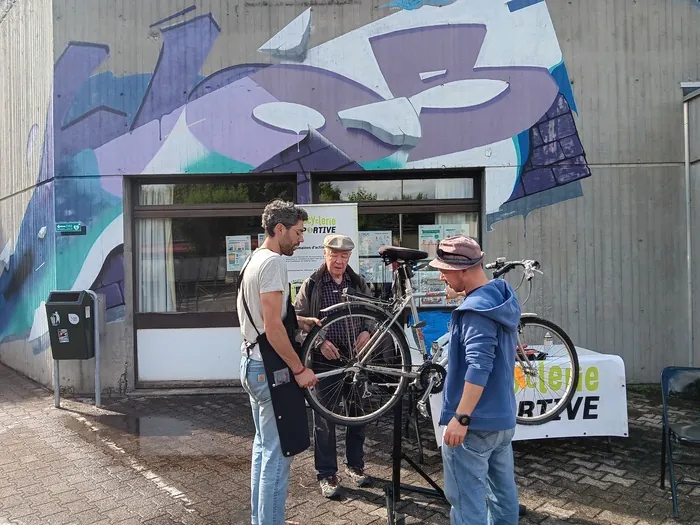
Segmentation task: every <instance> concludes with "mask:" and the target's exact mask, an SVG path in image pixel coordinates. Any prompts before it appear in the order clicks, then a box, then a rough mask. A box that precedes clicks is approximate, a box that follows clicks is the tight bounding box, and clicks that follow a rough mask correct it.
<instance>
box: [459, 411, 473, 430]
mask: <svg viewBox="0 0 700 525" xmlns="http://www.w3.org/2000/svg"><path fill="white" fill-rule="evenodd" d="M455 419H456V420H457V422H458V423H459V424H460V425H462V426H463V427H468V426H469V423H471V422H472V418H471V417H470V416H468V415H467V414H455Z"/></svg>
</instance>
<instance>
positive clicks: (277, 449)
mask: <svg viewBox="0 0 700 525" xmlns="http://www.w3.org/2000/svg"><path fill="white" fill-rule="evenodd" d="M240 377H241V385H242V386H243V389H244V390H245V391H246V392H247V393H248V395H249V396H250V405H251V407H252V409H253V421H254V422H255V439H254V441H253V459H252V463H251V467H250V508H251V517H250V520H251V521H250V522H251V524H252V525H283V524H284V505H285V503H286V501H287V491H288V489H289V467H290V465H291V463H292V458H288V457H285V456H284V455H283V454H282V447H281V446H280V438H279V434H278V433H277V424H276V423H275V414H274V412H273V410H272V400H271V397H270V387H269V386H268V384H267V376H266V374H265V366H264V365H263V362H262V361H256V360H254V359H249V358H248V357H246V356H245V355H244V356H243V359H241V376H240Z"/></svg>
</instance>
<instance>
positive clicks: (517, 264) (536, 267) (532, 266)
mask: <svg viewBox="0 0 700 525" xmlns="http://www.w3.org/2000/svg"><path fill="white" fill-rule="evenodd" d="M484 268H486V269H487V270H495V271H494V272H493V278H494V279H498V278H499V277H500V276H502V275H505V274H507V273H508V272H510V271H511V270H513V269H514V268H523V270H524V273H525V275H524V278H525V279H527V280H528V281H530V280H532V278H533V277H535V272H537V273H539V274H541V275H544V272H542V271H541V270H540V263H539V262H538V261H534V260H531V259H523V260H522V261H506V260H505V259H504V258H503V257H499V258H498V259H496V261H495V262H492V263H488V264H486V265H484Z"/></svg>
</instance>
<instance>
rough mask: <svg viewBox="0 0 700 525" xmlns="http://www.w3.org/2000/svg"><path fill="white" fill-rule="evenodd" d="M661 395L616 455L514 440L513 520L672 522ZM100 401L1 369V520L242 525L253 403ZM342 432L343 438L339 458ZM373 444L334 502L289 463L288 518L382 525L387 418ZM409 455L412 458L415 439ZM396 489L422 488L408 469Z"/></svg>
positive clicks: (413, 508)
mask: <svg viewBox="0 0 700 525" xmlns="http://www.w3.org/2000/svg"><path fill="white" fill-rule="evenodd" d="M656 397H657V398H655V397H654V395H653V394H648V395H642V394H637V393H630V394H629V418H630V438H628V439H619V440H618V439H616V440H613V449H612V452H608V451H607V449H606V443H605V440H601V439H579V440H549V441H539V442H537V441H532V442H528V443H522V442H521V443H517V444H516V446H515V450H516V457H517V459H516V466H517V481H518V485H519V488H520V497H521V502H522V503H524V504H526V505H527V507H528V509H529V513H528V515H527V517H526V518H524V519H522V520H521V522H520V523H521V524H523V525H532V524H535V523H538V524H539V523H541V524H546V525H554V524H557V523H578V524H582V525H583V524H586V525H590V524H597V523H613V524H621V525H627V524H630V525H633V524H636V525H643V524H650V525H653V524H662V523H669V524H670V523H677V522H675V521H673V520H672V519H671V509H672V507H671V501H670V490H665V491H664V490H661V489H660V488H659V485H658V477H659V448H660V441H659V437H660V436H659V434H660V426H659V425H660V419H661V418H660V402H659V399H658V395H657V396H656ZM105 402H106V404H107V410H97V409H95V408H94V406H91V405H90V404H89V400H85V402H81V401H80V400H66V399H64V400H63V402H62V406H63V409H62V410H56V409H54V408H53V396H52V394H51V393H50V392H47V391H46V390H44V389H42V388H40V387H38V386H37V385H36V384H35V383H33V382H31V381H29V380H27V379H25V378H24V377H22V376H20V375H18V374H16V373H15V372H13V371H11V370H10V369H8V368H5V367H4V366H2V365H0V472H1V473H2V475H1V476H0V525H7V524H10V523H12V524H25V525H30V524H41V525H53V524H57V525H58V524H68V523H75V524H91V525H92V524H99V525H107V524H121V525H126V524H149V525H156V524H157V525H161V524H163V525H165V524H245V523H248V516H249V511H248V501H249V487H248V483H249V468H250V449H251V437H252V435H253V426H252V419H251V416H250V407H249V405H248V402H247V396H245V395H217V396H187V397H179V396H177V397H170V398H148V397H143V398H125V399H108V400H105ZM421 428H422V434H423V444H424V455H425V457H424V464H423V465H422V467H423V468H424V469H425V470H426V471H427V472H428V473H429V474H431V475H432V476H433V477H434V479H436V480H437V481H438V482H439V483H441V482H442V474H441V472H442V469H441V464H440V456H439V452H438V451H437V450H436V447H435V444H434V439H433V437H432V431H431V427H430V424H429V422H427V421H423V422H421ZM342 435H343V432H342V431H340V429H339V432H338V437H339V451H341V452H342V450H343V448H342V445H343V440H342ZM367 435H368V439H367V454H366V455H367V458H366V460H367V468H368V473H369V474H370V475H372V476H373V477H375V478H377V479H376V481H375V483H374V485H373V486H372V487H370V488H366V489H355V488H346V489H345V491H344V498H343V500H342V501H340V502H336V501H328V500H325V499H324V498H323V497H322V496H321V495H320V493H319V490H318V486H317V484H316V482H315V479H316V478H315V474H314V471H313V455H312V453H311V452H307V453H304V454H302V455H300V456H299V457H297V459H295V461H294V463H293V468H292V475H291V481H290V496H289V499H288V506H287V508H288V519H289V520H290V521H292V522H297V523H299V524H300V525H311V524H323V525H332V524H333V525H335V524H339V525H367V524H370V523H371V524H382V523H386V510H385V508H384V495H383V490H382V486H383V480H388V479H389V478H390V476H391V471H390V464H391V461H390V453H391V441H390V440H391V417H388V418H387V420H386V421H382V422H380V423H379V424H376V425H371V426H370V427H369V428H368V431H367ZM404 448H405V450H407V452H408V454H409V455H410V456H411V457H417V447H416V439H415V435H414V434H413V433H411V434H410V437H409V438H407V439H405V440H404ZM698 459H700V455H698ZM339 462H340V463H341V465H342V460H339ZM404 466H405V465H404ZM698 473H699V474H698V475H696V477H700V469H698ZM340 474H341V477H342V469H341V473H340ZM403 481H404V482H405V483H410V484H421V480H420V478H419V476H418V475H417V474H415V473H414V472H412V471H410V470H404V471H403ZM680 506H681V518H682V519H681V523H700V489H698V488H695V489H693V488H692V487H687V486H686V487H681V497H680ZM399 508H400V509H401V511H402V512H404V513H405V514H406V515H407V519H406V523H427V524H433V525H438V524H447V523H449V519H448V517H447V516H448V509H447V508H446V507H445V506H443V505H441V504H440V503H439V502H437V501H435V500H431V499H430V498H426V497H424V496H417V495H406V496H405V497H404V500H403V501H402V502H401V503H400V504H399ZM683 518H684V519H683ZM693 519H695V520H697V521H693Z"/></svg>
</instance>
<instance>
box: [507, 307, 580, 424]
mask: <svg viewBox="0 0 700 525" xmlns="http://www.w3.org/2000/svg"><path fill="white" fill-rule="evenodd" d="M518 339H519V345H520V347H521V348H523V347H524V349H525V353H526V355H527V356H528V361H529V364H528V362H525V363H522V362H520V361H518V360H516V363H515V369H514V371H515V378H514V379H515V381H514V383H515V385H514V388H515V397H516V409H517V412H516V414H517V415H516V421H517V423H518V424H520V425H541V424H543V423H546V422H548V421H551V420H553V419H555V418H557V416H559V414H561V413H562V412H563V411H564V410H565V409H566V407H567V406H568V405H569V403H570V402H571V399H572V398H573V397H574V394H575V393H576V388H577V386H578V381H579V362H578V355H577V354H576V348H575V347H574V344H573V343H572V342H571V338H570V337H569V336H568V335H567V333H566V332H564V330H562V329H561V328H560V327H559V326H557V325H556V324H554V323H553V322H551V321H548V320H546V319H542V318H540V317H536V316H523V317H522V318H521V319H520V324H519V326H518ZM516 351H517V352H520V349H518V350H516Z"/></svg>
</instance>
